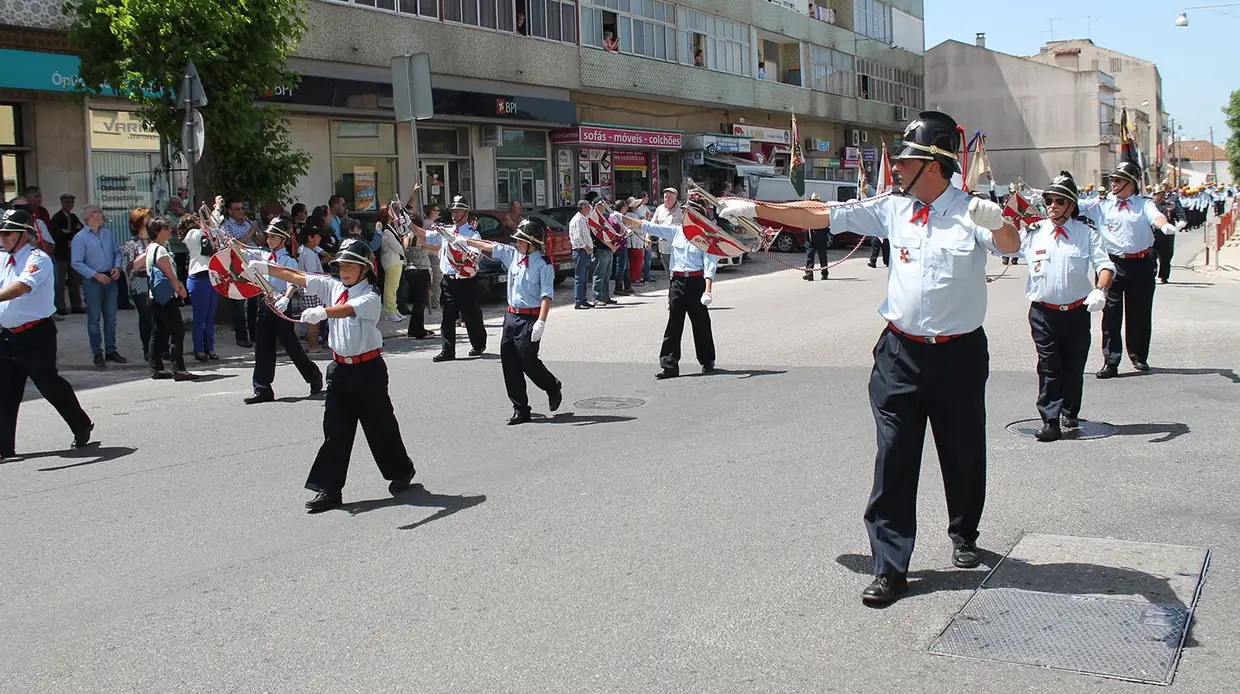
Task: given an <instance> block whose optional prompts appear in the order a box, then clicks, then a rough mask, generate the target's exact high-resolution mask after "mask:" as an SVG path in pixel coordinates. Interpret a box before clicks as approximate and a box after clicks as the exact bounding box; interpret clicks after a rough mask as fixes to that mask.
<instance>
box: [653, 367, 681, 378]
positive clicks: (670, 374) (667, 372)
mask: <svg viewBox="0 0 1240 694" xmlns="http://www.w3.org/2000/svg"><path fill="white" fill-rule="evenodd" d="M679 375H680V372H679V371H677V370H676V369H663V370H662V371H660V372H659V373H657V374H655V375H654V377H655V378H657V379H659V380H660V381H662V380H663V379H665V378H676V377H677V376H679Z"/></svg>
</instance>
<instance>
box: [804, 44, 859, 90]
mask: <svg viewBox="0 0 1240 694" xmlns="http://www.w3.org/2000/svg"><path fill="white" fill-rule="evenodd" d="M809 62H810V68H811V70H812V72H811V77H812V82H811V83H810V87H811V88H813V89H815V90H817V91H820V92H828V93H830V94H839V95H840V96H856V95H857V79H856V67H855V59H854V58H853V57H852V56H851V55H848V54H847V53H841V52H839V51H835V50H831V49H830V48H821V47H819V46H810V47H809Z"/></svg>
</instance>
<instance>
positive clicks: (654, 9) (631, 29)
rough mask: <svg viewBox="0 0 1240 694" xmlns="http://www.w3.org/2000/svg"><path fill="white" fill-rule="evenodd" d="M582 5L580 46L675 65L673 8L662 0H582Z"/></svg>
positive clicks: (674, 8) (674, 18)
mask: <svg viewBox="0 0 1240 694" xmlns="http://www.w3.org/2000/svg"><path fill="white" fill-rule="evenodd" d="M587 3H588V4H590V5H593V7H586V6H585V5H586V4H587ZM582 5H583V7H582V8H581V43H582V45H585V46H594V47H595V48H602V49H604V50H607V51H613V52H617V53H629V54H631V55H640V56H645V57H647V58H654V59H655V60H666V61H669V62H673V63H674V62H676V6H675V5H672V4H670V3H666V2H662V0H582Z"/></svg>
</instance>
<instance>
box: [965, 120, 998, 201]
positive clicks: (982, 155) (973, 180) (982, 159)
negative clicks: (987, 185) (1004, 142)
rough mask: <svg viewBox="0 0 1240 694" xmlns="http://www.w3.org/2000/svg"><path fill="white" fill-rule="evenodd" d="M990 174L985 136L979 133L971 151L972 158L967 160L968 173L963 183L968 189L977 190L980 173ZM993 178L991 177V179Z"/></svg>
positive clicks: (980, 179)
mask: <svg viewBox="0 0 1240 694" xmlns="http://www.w3.org/2000/svg"><path fill="white" fill-rule="evenodd" d="M983 174H985V175H987V176H990V175H991V173H990V158H989V157H988V156H987V155H986V136H985V135H980V134H979V136H978V138H977V149H976V151H975V152H974V153H973V160H972V161H970V162H969V175H968V180H967V181H965V185H966V186H968V189H969V190H977V186H978V184H980V183H981V181H982V175H983ZM991 180H992V181H993V180H994V179H993V178H992V179H991Z"/></svg>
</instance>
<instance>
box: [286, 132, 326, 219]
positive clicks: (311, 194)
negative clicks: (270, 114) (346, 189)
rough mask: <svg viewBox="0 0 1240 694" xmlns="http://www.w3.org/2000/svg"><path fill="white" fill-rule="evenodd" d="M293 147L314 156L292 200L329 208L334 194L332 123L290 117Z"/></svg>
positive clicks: (295, 187)
mask: <svg viewBox="0 0 1240 694" xmlns="http://www.w3.org/2000/svg"><path fill="white" fill-rule="evenodd" d="M288 127H289V138H290V139H291V140H292V143H293V148H294V149H300V150H304V151H305V152H306V154H309V155H310V167H309V169H308V170H307V171H306V175H305V176H302V177H301V179H300V180H298V181H297V184H296V185H295V186H294V187H293V191H292V198H293V200H294V201H296V202H301V203H304V204H305V205H306V207H308V208H309V209H314V207H315V206H316V205H326V204H327V198H328V196H330V195H331V194H332V151H331V121H330V120H329V119H327V118H322V117H306V116H290V117H289V124H288Z"/></svg>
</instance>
